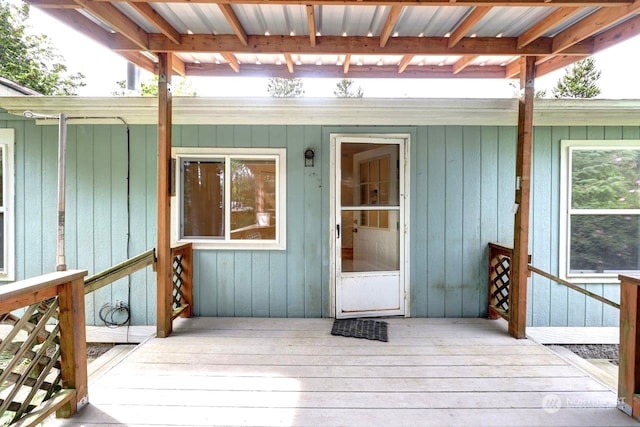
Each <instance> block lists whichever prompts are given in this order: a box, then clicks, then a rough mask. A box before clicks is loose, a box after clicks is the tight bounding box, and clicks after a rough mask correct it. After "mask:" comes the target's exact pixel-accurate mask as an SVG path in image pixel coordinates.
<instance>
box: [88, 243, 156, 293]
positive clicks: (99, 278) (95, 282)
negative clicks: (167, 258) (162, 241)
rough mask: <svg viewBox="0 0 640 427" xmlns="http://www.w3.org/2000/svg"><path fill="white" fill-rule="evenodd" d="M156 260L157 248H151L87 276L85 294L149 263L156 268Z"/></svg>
mask: <svg viewBox="0 0 640 427" xmlns="http://www.w3.org/2000/svg"><path fill="white" fill-rule="evenodd" d="M155 262H156V251H155V249H149V250H148V251H146V252H144V253H141V254H140V255H138V256H135V257H133V258H129V259H128V260H126V261H123V262H121V263H120V264H116V265H114V266H113V267H110V268H108V269H106V270H104V271H101V272H100V273H96V274H94V275H93V276H90V277H87V278H86V279H85V281H84V286H85V287H84V292H85V294H88V293H91V292H93V291H96V290H98V289H100V288H102V287H103V286H106V285H109V284H111V283H113V282H115V281H116V280H120V279H122V278H123V277H126V276H128V275H130V274H133V273H135V272H136V271H138V270H142V269H143V268H145V267H147V266H149V265H153V266H154V270H155Z"/></svg>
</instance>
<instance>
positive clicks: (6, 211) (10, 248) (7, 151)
mask: <svg viewBox="0 0 640 427" xmlns="http://www.w3.org/2000/svg"><path fill="white" fill-rule="evenodd" d="M13 140H14V130H13V129H0V174H1V175H0V233H2V235H1V236H0V241H1V242H2V244H1V245H0V264H1V265H0V280H15V266H14V264H15V258H14V257H15V253H14V251H15V248H14V233H15V231H14V220H15V218H14V210H13V194H14V187H13V186H14V164H13V162H14V154H13Z"/></svg>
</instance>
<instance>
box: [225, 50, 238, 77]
mask: <svg viewBox="0 0 640 427" xmlns="http://www.w3.org/2000/svg"><path fill="white" fill-rule="evenodd" d="M221 55H222V57H223V58H224V60H225V61H227V64H229V67H231V69H232V70H233V71H235V72H236V73H239V72H240V63H239V62H238V58H236V56H235V55H234V54H233V53H229V52H222V53H221Z"/></svg>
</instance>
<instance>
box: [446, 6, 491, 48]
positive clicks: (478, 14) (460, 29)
mask: <svg viewBox="0 0 640 427" xmlns="http://www.w3.org/2000/svg"><path fill="white" fill-rule="evenodd" d="M490 10H491V7H490V6H489V7H487V6H479V7H476V8H475V9H473V10H472V11H471V13H470V14H469V15H468V16H467V17H466V18H465V19H464V20H463V21H462V22H461V23H460V25H458V26H457V27H456V29H455V30H454V31H453V32H452V33H451V37H449V47H454V46H455V45H456V44H458V42H459V41H460V40H462V38H463V37H465V36H466V35H467V33H468V32H469V31H471V29H472V28H473V27H474V26H475V25H476V24H477V23H478V22H479V21H480V20H481V19H482V18H484V16H485V15H486V14H487V13H489V11H490Z"/></svg>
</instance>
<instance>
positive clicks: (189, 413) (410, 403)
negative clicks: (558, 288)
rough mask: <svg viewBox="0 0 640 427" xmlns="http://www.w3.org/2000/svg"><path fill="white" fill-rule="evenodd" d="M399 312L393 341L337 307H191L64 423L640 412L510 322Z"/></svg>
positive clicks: (543, 420) (102, 381)
mask: <svg viewBox="0 0 640 427" xmlns="http://www.w3.org/2000/svg"><path fill="white" fill-rule="evenodd" d="M388 322H389V342H388V343H383V342H379V341H368V340H359V339H354V338H345V337H333V336H331V335H330V334H329V331H330V329H331V324H332V321H331V319H219V318H195V319H188V320H181V321H180V322H179V323H177V324H176V327H175V330H174V334H173V335H172V336H171V337H169V338H166V339H152V340H150V341H148V342H147V343H145V344H143V345H141V346H140V347H139V348H137V349H136V351H134V352H132V353H131V355H129V357H127V358H126V359H124V360H122V361H121V362H120V363H119V364H118V365H117V366H114V367H113V368H111V370H109V372H107V373H106V374H105V375H103V376H101V377H100V378H98V379H97V380H95V381H94V382H92V383H90V386H89V399H90V402H91V403H90V404H89V405H88V406H87V407H85V408H84V409H83V410H82V411H81V412H80V413H79V414H77V415H76V416H75V417H74V418H72V419H70V420H57V421H55V424H57V425H69V426H74V425H84V426H105V425H131V426H136V425H139V426H142V425H144V426H151V425H153V426H160V425H162V426H189V425H193V426H204V425H206V426H214V425H261V426H277V425H278V426H279V425H294V426H307V425H309V426H312V425H324V426H332V425H340V426H347V425H356V426H362V425H367V426H377V425H380V426H390V425H391V426H396V425H439V426H440V425H451V426H485V425H486V426H491V425H494V426H504V425H510V426H521V425H527V426H536V425H538V426H583V425H590V426H618V425H620V426H625V425H637V424H636V423H635V422H634V421H633V420H632V419H631V418H629V417H627V416H626V415H624V414H623V413H622V412H620V411H618V410H617V409H616V408H615V406H616V395H615V393H613V392H611V391H610V390H609V389H608V388H607V387H605V386H604V385H603V384H601V383H600V382H598V381H596V380H594V379H592V378H591V377H589V376H588V374H587V373H585V372H584V371H582V370H581V369H578V368H576V367H575V366H574V365H572V364H571V363H570V362H569V361H567V360H565V359H563V358H561V357H558V356H557V355H555V354H554V353H553V352H551V351H550V350H548V349H547V348H545V347H543V346H541V345H538V344H536V343H534V342H532V341H528V340H515V339H513V338H511V337H509V336H508V334H507V333H506V326H505V324H504V322H502V321H489V320H484V319H389V320H388ZM558 403H559V404H560V408H559V409H558V408H557V407H556V406H555V405H556V404H558ZM556 409H558V410H556Z"/></svg>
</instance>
